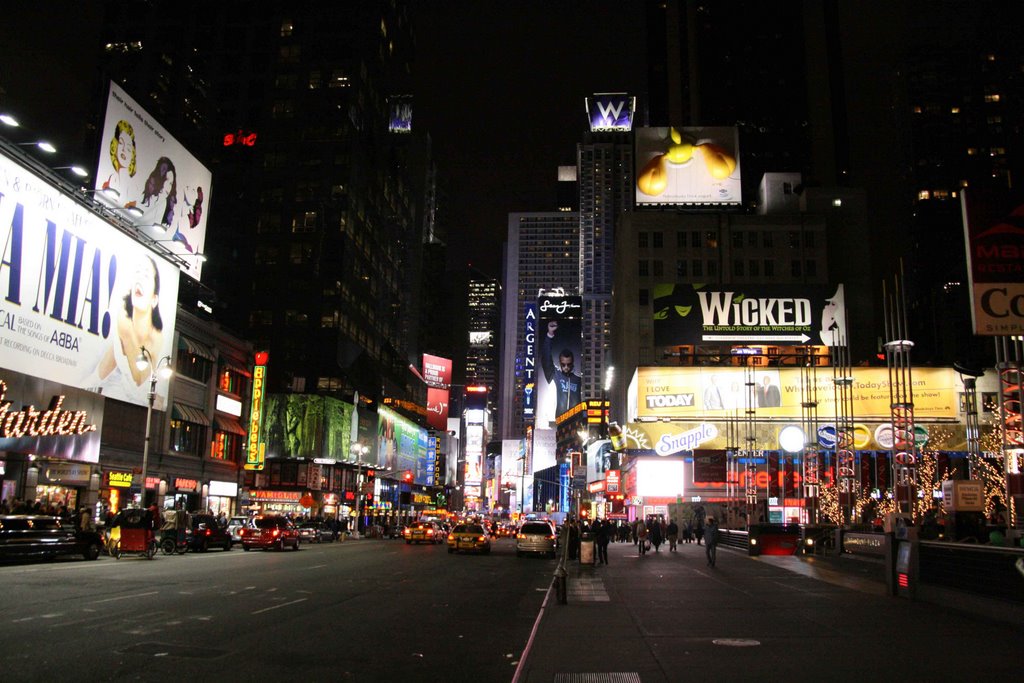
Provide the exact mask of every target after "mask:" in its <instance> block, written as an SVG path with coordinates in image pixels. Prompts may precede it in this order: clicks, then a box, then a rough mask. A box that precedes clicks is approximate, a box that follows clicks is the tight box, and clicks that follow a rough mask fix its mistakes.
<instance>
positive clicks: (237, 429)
mask: <svg viewBox="0 0 1024 683" xmlns="http://www.w3.org/2000/svg"><path fill="white" fill-rule="evenodd" d="M213 421H214V424H216V425H217V429H218V430H220V431H222V432H227V433H228V434H238V435H240V436H245V435H246V431H245V430H244V429H242V425H241V424H240V423H239V422H238V420H236V419H235V418H233V417H226V416H224V415H214V416H213Z"/></svg>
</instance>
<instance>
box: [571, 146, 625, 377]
mask: <svg viewBox="0 0 1024 683" xmlns="http://www.w3.org/2000/svg"><path fill="white" fill-rule="evenodd" d="M576 155H577V169H578V177H579V190H580V192H579V217H580V238H579V242H580V259H579V291H580V294H581V295H582V297H583V368H582V370H583V386H585V387H587V388H588V397H597V396H598V395H599V394H598V393H596V392H599V391H600V388H601V387H602V386H603V383H604V372H605V367H606V364H607V361H608V352H609V348H610V345H611V324H612V281H613V275H614V272H613V271H614V268H613V266H614V258H615V229H616V223H617V221H619V220H621V219H622V216H623V215H624V214H625V213H626V212H627V211H630V210H631V209H632V206H633V143H632V139H631V137H630V135H629V132H628V131H627V132H622V133H611V132H606V133H589V132H588V133H587V134H586V135H585V137H584V141H583V142H582V143H580V144H579V145H577V150H576Z"/></svg>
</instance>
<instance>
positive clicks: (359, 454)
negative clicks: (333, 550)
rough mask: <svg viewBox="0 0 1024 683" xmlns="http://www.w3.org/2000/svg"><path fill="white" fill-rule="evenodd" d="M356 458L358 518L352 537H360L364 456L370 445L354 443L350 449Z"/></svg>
mask: <svg viewBox="0 0 1024 683" xmlns="http://www.w3.org/2000/svg"><path fill="white" fill-rule="evenodd" d="M349 452H350V453H351V454H353V455H354V456H355V458H356V518H355V520H354V521H353V523H352V538H359V520H360V518H361V514H360V510H359V508H360V505H359V504H360V502H361V501H362V500H363V496H364V495H365V494H364V493H363V487H362V482H361V481H360V479H362V476H363V456H364V455H366V454H367V453H369V452H370V448H369V446H364V445H363V444H361V443H358V442H357V443H353V444H352V448H351V449H350V450H349Z"/></svg>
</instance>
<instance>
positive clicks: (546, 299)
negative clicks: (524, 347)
mask: <svg viewBox="0 0 1024 683" xmlns="http://www.w3.org/2000/svg"><path fill="white" fill-rule="evenodd" d="M537 313H538V318H539V320H538V325H537V349H536V352H537V364H536V370H537V372H536V378H537V383H536V395H537V401H536V408H535V414H534V423H535V424H536V425H537V426H538V427H548V426H549V425H550V426H553V424H552V423H554V422H555V420H556V418H557V417H558V416H559V415H561V414H562V413H565V412H568V411H569V410H570V409H572V408H574V407H576V405H577V404H578V403H580V402H581V401H582V400H583V372H582V362H581V361H582V358H583V354H582V351H583V332H582V324H583V299H582V298H581V297H578V296H562V295H542V296H540V297H539V298H538V299H537Z"/></svg>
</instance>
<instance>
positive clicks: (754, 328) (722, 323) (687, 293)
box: [654, 284, 847, 346]
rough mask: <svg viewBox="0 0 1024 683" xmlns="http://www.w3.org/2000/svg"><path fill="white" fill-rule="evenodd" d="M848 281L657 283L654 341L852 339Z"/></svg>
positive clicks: (834, 342)
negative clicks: (733, 284)
mask: <svg viewBox="0 0 1024 683" xmlns="http://www.w3.org/2000/svg"><path fill="white" fill-rule="evenodd" d="M844 298H845V294H844V291H843V285H841V284H840V285H836V286H834V287H830V286H824V285H743V286H737V287H730V288H712V287H711V286H708V285H702V284H670V285H658V286H657V287H655V288H654V343H655V344H656V345H658V346H678V345H681V344H707V343H715V342H721V343H727V344H728V343H735V344H748V343H750V344H757V343H776V344H791V345H799V344H822V345H825V346H842V345H845V343H846V338H847V336H846V308H845V304H844Z"/></svg>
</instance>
